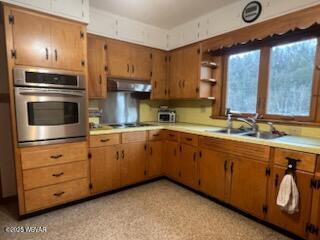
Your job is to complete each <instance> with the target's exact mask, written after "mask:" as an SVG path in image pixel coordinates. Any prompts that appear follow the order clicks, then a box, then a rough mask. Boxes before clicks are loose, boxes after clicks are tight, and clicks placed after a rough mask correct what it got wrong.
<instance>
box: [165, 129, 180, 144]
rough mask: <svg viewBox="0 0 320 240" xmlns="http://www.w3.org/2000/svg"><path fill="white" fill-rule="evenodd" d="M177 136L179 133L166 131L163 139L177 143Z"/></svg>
mask: <svg viewBox="0 0 320 240" xmlns="http://www.w3.org/2000/svg"><path fill="white" fill-rule="evenodd" d="M179 135H180V134H179V132H175V131H170V130H167V131H166V133H165V138H166V140H170V141H176V142H178V141H179Z"/></svg>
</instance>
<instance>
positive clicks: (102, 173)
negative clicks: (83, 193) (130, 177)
mask: <svg viewBox="0 0 320 240" xmlns="http://www.w3.org/2000/svg"><path fill="white" fill-rule="evenodd" d="M120 151H121V148H120V145H111V146H106V147H98V148H91V149H90V154H91V159H90V166H91V167H90V169H91V184H92V189H91V193H93V194H95V193H100V192H106V191H110V190H112V189H116V188H119V187H120Z"/></svg>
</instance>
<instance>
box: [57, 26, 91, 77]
mask: <svg viewBox="0 0 320 240" xmlns="http://www.w3.org/2000/svg"><path fill="white" fill-rule="evenodd" d="M51 33H52V36H51V40H52V44H51V45H52V49H51V51H53V67H54V68H58V69H66V70H72V71H82V70H83V69H84V68H85V64H87V63H86V62H85V53H84V49H86V48H85V44H86V42H85V38H86V35H87V34H86V28H85V27H84V26H83V25H81V24H77V23H73V22H69V21H65V20H54V21H51Z"/></svg>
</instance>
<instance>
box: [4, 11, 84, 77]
mask: <svg viewBox="0 0 320 240" xmlns="http://www.w3.org/2000/svg"><path fill="white" fill-rule="evenodd" d="M5 21H6V25H7V27H8V30H9V31H8V34H9V36H8V39H10V40H11V41H10V42H11V44H12V49H11V56H12V58H13V59H14V64H16V65H24V66H35V67H49V68H58V69H64V70H70V71H85V64H86V62H85V56H86V27H85V26H84V25H82V24H79V23H75V22H71V21H66V20H61V19H57V18H53V17H49V16H46V15H42V14H38V13H34V12H31V11H26V10H22V9H16V8H12V7H5ZM10 47H11V46H10Z"/></svg>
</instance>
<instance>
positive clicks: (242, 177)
mask: <svg viewBox="0 0 320 240" xmlns="http://www.w3.org/2000/svg"><path fill="white" fill-rule="evenodd" d="M229 159H230V174H231V188H230V193H229V194H228V195H229V203H230V204H231V205H233V206H235V207H237V208H239V209H241V210H243V211H245V212H247V213H250V214H251V215H253V216H256V217H258V218H260V219H264V217H265V214H266V206H267V186H268V178H269V176H268V175H269V174H268V172H269V168H268V163H265V162H262V161H257V160H254V159H248V158H245V157H235V156H229Z"/></svg>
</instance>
